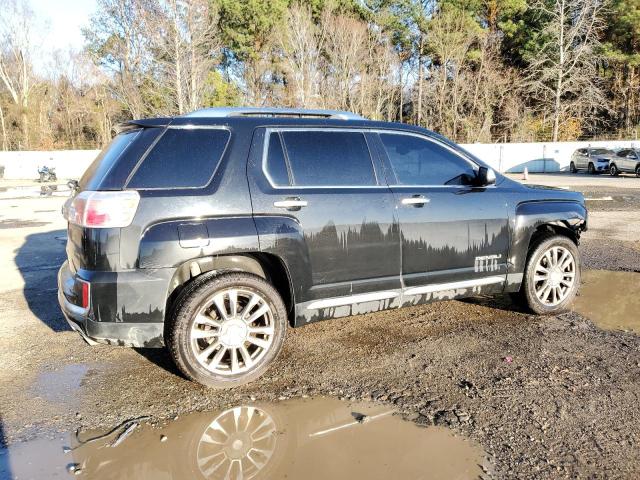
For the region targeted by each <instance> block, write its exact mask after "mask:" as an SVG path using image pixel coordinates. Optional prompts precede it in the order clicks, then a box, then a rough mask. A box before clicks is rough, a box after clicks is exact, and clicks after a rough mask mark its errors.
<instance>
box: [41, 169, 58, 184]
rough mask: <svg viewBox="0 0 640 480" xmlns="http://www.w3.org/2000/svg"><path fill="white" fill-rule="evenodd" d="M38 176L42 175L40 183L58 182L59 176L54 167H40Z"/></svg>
mask: <svg viewBox="0 0 640 480" xmlns="http://www.w3.org/2000/svg"><path fill="white" fill-rule="evenodd" d="M38 174H39V175H40V178H38V182H40V183H45V182H57V181H58V176H57V175H56V169H55V168H53V167H52V168H49V167H47V166H43V167H38Z"/></svg>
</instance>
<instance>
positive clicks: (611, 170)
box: [609, 163, 620, 177]
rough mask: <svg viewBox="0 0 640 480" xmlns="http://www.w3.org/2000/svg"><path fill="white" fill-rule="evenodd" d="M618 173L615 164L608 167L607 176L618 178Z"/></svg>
mask: <svg viewBox="0 0 640 480" xmlns="http://www.w3.org/2000/svg"><path fill="white" fill-rule="evenodd" d="M619 173H620V170H618V167H617V166H616V164H615V163H612V164H611V166H609V175H611V176H612V177H616V176H618V174H619Z"/></svg>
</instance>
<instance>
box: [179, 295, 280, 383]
mask: <svg viewBox="0 0 640 480" xmlns="http://www.w3.org/2000/svg"><path fill="white" fill-rule="evenodd" d="M274 332H275V329H274V319H273V312H272V311H271V307H270V306H269V304H268V303H267V301H266V300H265V299H264V298H263V297H262V296H261V295H260V294H259V293H257V292H255V291H252V290H249V289H242V288H229V289H225V290H221V291H219V292H216V293H215V294H214V295H213V296H211V297H210V298H209V299H207V300H206V301H205V302H204V304H203V306H202V307H201V308H200V309H199V310H198V313H197V314H196V318H195V320H194V322H193V325H192V326H191V331H190V340H191V341H190V343H191V349H192V351H193V354H194V355H195V357H196V359H197V361H198V363H199V364H200V365H202V366H203V367H204V368H206V369H207V370H209V371H210V372H213V373H215V374H218V375H236V374H238V373H244V372H246V371H247V370H249V369H251V368H252V367H253V366H255V365H256V364H258V363H259V362H260V361H261V360H262V358H263V357H264V356H265V354H266V353H267V351H268V350H269V348H270V347H271V345H272V344H273V339H274Z"/></svg>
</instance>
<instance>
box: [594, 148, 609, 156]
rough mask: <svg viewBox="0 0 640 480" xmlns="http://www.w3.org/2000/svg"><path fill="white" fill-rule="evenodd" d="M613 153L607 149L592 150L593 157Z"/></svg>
mask: <svg viewBox="0 0 640 480" xmlns="http://www.w3.org/2000/svg"><path fill="white" fill-rule="evenodd" d="M612 153H613V152H612V151H611V150H607V149H606V148H592V149H591V155H611V154H612Z"/></svg>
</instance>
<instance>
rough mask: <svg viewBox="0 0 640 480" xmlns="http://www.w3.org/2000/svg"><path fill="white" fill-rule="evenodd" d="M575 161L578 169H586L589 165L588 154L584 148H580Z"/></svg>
mask: <svg viewBox="0 0 640 480" xmlns="http://www.w3.org/2000/svg"><path fill="white" fill-rule="evenodd" d="M577 161H578V163H577V166H578V168H587V165H588V163H589V153H588V151H587V149H586V148H581V149H579V150H578V155H577Z"/></svg>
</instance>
